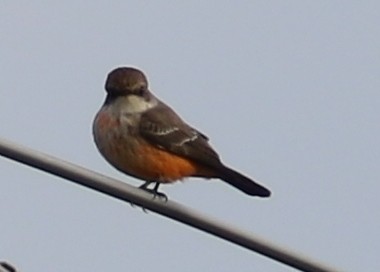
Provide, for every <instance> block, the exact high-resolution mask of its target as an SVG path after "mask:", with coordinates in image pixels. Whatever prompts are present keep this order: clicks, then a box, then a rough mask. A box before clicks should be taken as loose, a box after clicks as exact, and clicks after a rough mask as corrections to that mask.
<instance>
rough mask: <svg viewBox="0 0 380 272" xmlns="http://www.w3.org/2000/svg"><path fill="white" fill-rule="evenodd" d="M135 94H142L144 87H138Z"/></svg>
mask: <svg viewBox="0 0 380 272" xmlns="http://www.w3.org/2000/svg"><path fill="white" fill-rule="evenodd" d="M136 93H137V95H138V96H144V94H145V87H140V88H139V89H137V92H136Z"/></svg>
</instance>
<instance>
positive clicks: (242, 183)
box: [219, 166, 271, 197]
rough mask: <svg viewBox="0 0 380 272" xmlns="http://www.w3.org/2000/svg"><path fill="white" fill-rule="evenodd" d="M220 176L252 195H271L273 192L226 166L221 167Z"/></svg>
mask: <svg viewBox="0 0 380 272" xmlns="http://www.w3.org/2000/svg"><path fill="white" fill-rule="evenodd" d="M219 178H220V179H222V180H223V181H225V182H227V183H228V184H230V185H232V186H234V187H235V188H237V189H239V190H241V191H243V192H244V193H246V194H248V195H251V196H259V197H269V196H270V194H271V192H270V191H269V190H268V189H267V188H265V187H264V186H262V185H260V184H258V183H256V182H255V181H253V180H251V179H250V178H248V177H246V176H243V175H242V174H240V173H238V172H236V171H235V170H233V169H231V168H228V167H225V166H223V167H222V169H220V176H219Z"/></svg>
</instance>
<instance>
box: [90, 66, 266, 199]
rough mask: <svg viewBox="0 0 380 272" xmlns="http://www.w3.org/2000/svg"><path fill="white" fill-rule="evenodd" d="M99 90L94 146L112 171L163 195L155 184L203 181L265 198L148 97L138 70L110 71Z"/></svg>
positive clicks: (203, 138)
mask: <svg viewBox="0 0 380 272" xmlns="http://www.w3.org/2000/svg"><path fill="white" fill-rule="evenodd" d="M105 89H106V92H107V97H106V100H105V102H104V104H103V106H102V107H101V108H100V110H99V112H98V113H97V115H96V117H95V120H94V123H93V135H94V140H95V143H96V146H97V148H98V149H99V151H100V153H101V154H102V155H103V157H104V158H105V159H106V160H107V161H108V162H109V163H110V164H112V165H113V166H114V167H116V168H117V169H118V170H120V171H121V172H123V173H125V174H128V175H130V176H133V177H135V178H138V179H141V180H144V181H145V183H144V184H143V185H142V186H141V187H140V188H142V189H144V190H146V191H149V192H151V193H153V194H155V195H162V196H165V195H164V194H162V193H160V192H158V186H159V185H160V184H161V183H171V182H174V181H177V180H181V179H183V178H186V177H203V178H219V179H221V180H223V181H225V182H227V183H228V184H230V185H232V186H234V187H236V188H237V189H239V190H241V191H243V192H244V193H246V194H248V195H251V196H260V197H269V196H270V191H269V190H268V189H266V188H265V187H263V186H262V185H259V184H258V183H256V182H255V181H253V180H252V179H250V178H248V177H246V176H244V175H242V174H240V173H238V172H237V171H235V170H233V169H231V168H229V167H227V166H225V165H224V164H223V163H222V162H221V160H220V158H219V156H218V154H217V153H216V152H215V151H214V149H213V148H212V147H211V146H210V144H209V142H208V140H209V139H208V138H207V136H205V135H204V134H203V133H201V132H199V131H198V130H196V129H194V128H193V127H191V126H189V125H188V124H186V123H185V122H184V121H183V120H182V119H181V118H180V117H179V116H178V115H177V114H176V113H175V112H174V111H173V110H172V109H171V108H170V107H169V106H167V105H166V104H165V103H163V102H162V101H160V100H159V99H158V98H157V97H155V96H154V95H153V94H152V93H151V92H150V90H149V87H148V80H147V78H146V76H145V75H144V73H143V72H141V71H140V70H138V69H135V68H130V67H121V68H117V69H115V70H113V71H111V72H110V73H109V74H108V77H107V80H106V84H105ZM151 183H155V186H154V188H153V189H149V188H148V185H150V184H151ZM165 197H166V196H165Z"/></svg>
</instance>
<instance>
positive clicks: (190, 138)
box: [139, 103, 221, 168]
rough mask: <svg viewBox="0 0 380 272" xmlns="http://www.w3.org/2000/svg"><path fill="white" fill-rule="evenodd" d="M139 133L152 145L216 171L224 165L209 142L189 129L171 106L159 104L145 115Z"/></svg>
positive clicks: (194, 130)
mask: <svg viewBox="0 0 380 272" xmlns="http://www.w3.org/2000/svg"><path fill="white" fill-rule="evenodd" d="M139 131H140V134H141V136H142V137H143V138H144V139H146V140H147V141H148V142H149V143H151V144H153V145H155V146H157V147H159V148H161V149H164V150H167V151H169V152H172V153H174V154H176V155H179V156H182V157H186V158H189V159H192V160H195V161H197V162H200V163H202V164H204V165H205V166H209V167H212V168H218V167H219V166H220V165H221V162H220V159H219V156H218V154H217V153H216V152H215V151H214V150H213V149H212V147H211V146H210V145H209V143H208V138H207V137H206V136H205V135H204V134H202V133H200V132H199V131H197V130H196V129H194V128H192V127H190V126H188V125H187V124H186V123H184V122H183V121H182V120H181V118H180V117H179V116H178V115H177V114H176V113H175V112H174V111H173V110H172V109H171V108H169V107H168V106H166V105H164V104H161V103H160V104H159V105H158V106H157V107H155V108H154V109H152V110H148V111H146V112H145V113H143V114H142V116H141V120H140V127H139Z"/></svg>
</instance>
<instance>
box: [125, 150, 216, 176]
mask: <svg viewBox="0 0 380 272" xmlns="http://www.w3.org/2000/svg"><path fill="white" fill-rule="evenodd" d="M131 163H132V164H133V166H132V165H129V167H128V168H131V167H132V168H134V171H135V174H136V175H137V176H140V177H144V179H145V180H153V181H160V182H163V183H169V182H173V181H176V180H181V179H183V178H185V177H190V176H198V177H212V176H214V175H213V174H212V171H211V170H209V169H207V168H205V167H203V166H200V165H199V164H197V163H196V162H194V161H191V160H189V159H186V158H183V157H180V156H177V155H175V154H172V153H169V152H167V151H165V150H162V149H158V148H156V147H154V146H152V145H150V144H147V145H140V147H139V150H138V152H137V154H136V155H135V158H134V160H133V162H131Z"/></svg>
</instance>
